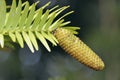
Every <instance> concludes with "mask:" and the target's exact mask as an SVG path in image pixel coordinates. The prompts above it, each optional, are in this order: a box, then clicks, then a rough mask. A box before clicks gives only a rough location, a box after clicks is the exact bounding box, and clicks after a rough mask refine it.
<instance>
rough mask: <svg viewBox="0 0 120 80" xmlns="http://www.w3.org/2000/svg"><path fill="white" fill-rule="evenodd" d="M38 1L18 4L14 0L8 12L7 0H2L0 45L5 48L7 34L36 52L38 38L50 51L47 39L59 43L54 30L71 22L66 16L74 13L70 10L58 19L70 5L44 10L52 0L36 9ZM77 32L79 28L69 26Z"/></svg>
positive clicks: (54, 43)
mask: <svg viewBox="0 0 120 80" xmlns="http://www.w3.org/2000/svg"><path fill="white" fill-rule="evenodd" d="M37 3H38V2H36V3H33V4H32V5H30V4H29V2H28V1H26V2H24V3H22V1H21V0H19V2H18V4H17V3H16V0H13V2H12V5H11V6H9V8H10V11H8V12H7V8H8V7H7V5H6V2H5V0H1V1H0V19H1V20H0V45H1V47H2V48H3V47H4V42H5V39H6V38H5V36H9V37H10V39H11V40H12V41H13V42H16V43H18V44H19V45H20V47H21V48H23V47H24V43H26V44H27V45H28V47H29V48H30V50H31V51H32V52H34V48H35V49H36V50H38V43H37V39H38V40H40V42H41V43H42V44H43V45H44V46H45V48H46V49H47V50H48V51H51V50H50V47H49V45H48V43H47V40H48V41H50V42H51V43H52V44H53V45H55V46H56V45H57V43H58V41H57V39H56V38H55V36H54V35H53V31H54V30H55V29H56V28H58V27H63V26H65V25H67V24H69V23H70V21H67V22H65V21H64V19H63V18H64V17H65V16H67V15H69V14H71V13H73V11H70V12H68V13H66V14H64V15H63V16H62V17H60V18H58V19H56V17H57V16H58V15H59V14H60V13H61V12H63V11H64V10H66V9H67V8H68V7H69V6H64V7H61V8H58V5H57V6H55V7H53V8H52V9H47V10H46V11H45V12H43V10H44V9H45V8H46V7H47V6H49V5H50V2H48V3H47V4H45V5H44V6H42V7H41V8H39V9H36V5H37ZM68 29H70V30H72V31H73V33H76V31H75V30H76V29H78V28H68Z"/></svg>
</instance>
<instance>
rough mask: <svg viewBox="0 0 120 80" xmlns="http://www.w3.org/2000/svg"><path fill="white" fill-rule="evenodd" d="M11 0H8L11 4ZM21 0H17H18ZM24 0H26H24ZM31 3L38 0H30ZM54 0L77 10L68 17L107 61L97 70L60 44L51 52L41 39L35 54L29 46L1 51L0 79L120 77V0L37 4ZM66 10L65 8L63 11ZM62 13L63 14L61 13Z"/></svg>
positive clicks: (111, 79) (112, 79)
mask: <svg viewBox="0 0 120 80" xmlns="http://www.w3.org/2000/svg"><path fill="white" fill-rule="evenodd" d="M11 1H12V0H6V2H7V4H9V5H10V4H11ZM17 1H18V0H17ZM22 1H25V0H22ZM28 1H29V2H30V3H31V4H32V3H33V2H36V1H37V0H28ZM48 1H51V2H52V3H51V5H50V7H48V8H51V7H53V6H55V5H57V4H58V5H60V6H64V5H70V6H71V7H70V8H69V9H68V10H67V11H69V10H74V11H75V12H74V13H73V14H71V15H69V16H67V17H66V18H65V20H70V21H71V24H70V25H72V26H73V25H74V26H80V28H81V29H80V31H78V32H79V35H77V36H78V37H80V39H81V40H82V41H84V42H85V43H86V44H87V45H88V46H90V47H91V48H92V49H93V50H94V51H95V52H96V53H97V54H98V55H99V56H100V57H101V58H102V59H103V61H104V62H105V69H104V70H103V71H94V70H92V69H89V68H88V67H86V66H84V65H82V64H81V63H79V62H77V61H76V60H75V59H73V58H72V57H71V56H69V55H68V54H66V53H65V52H64V51H63V50H62V48H60V47H59V46H57V47H53V46H52V45H51V43H49V44H50V47H51V49H52V52H50V53H49V52H47V50H46V49H45V48H44V47H43V46H42V45H41V43H39V45H40V46H39V48H40V50H39V51H37V52H35V54H32V53H31V52H30V51H29V49H28V47H26V46H25V48H24V49H21V48H20V47H19V46H16V47H18V48H17V50H15V51H13V52H11V51H10V50H6V51H3V50H1V51H0V80H120V62H119V61H120V49H119V48H120V35H119V34H120V1H119V0H41V2H40V3H39V4H38V6H37V8H39V7H40V6H42V5H44V4H45V3H47V2H48ZM64 13H65V12H63V14H64ZM61 15H62V14H61Z"/></svg>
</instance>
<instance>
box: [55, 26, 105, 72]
mask: <svg viewBox="0 0 120 80" xmlns="http://www.w3.org/2000/svg"><path fill="white" fill-rule="evenodd" d="M54 35H55V37H56V38H57V40H58V42H59V45H60V46H61V47H62V48H63V49H64V50H65V51H66V52H67V53H68V54H70V55H71V56H72V57H74V58H75V59H76V60H78V61H79V62H81V63H82V64H84V65H86V66H88V67H90V68H92V69H94V70H102V69H103V68H104V62H103V61H102V60H101V58H100V57H99V56H98V55H97V54H95V52H93V51H92V50H91V49H90V48H89V47H88V46H87V45H86V44H85V43H83V42H82V41H81V40H80V39H79V38H78V37H76V36H75V35H74V34H72V33H71V32H70V31H69V30H67V29H63V28H57V29H56V30H55V31H54Z"/></svg>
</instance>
